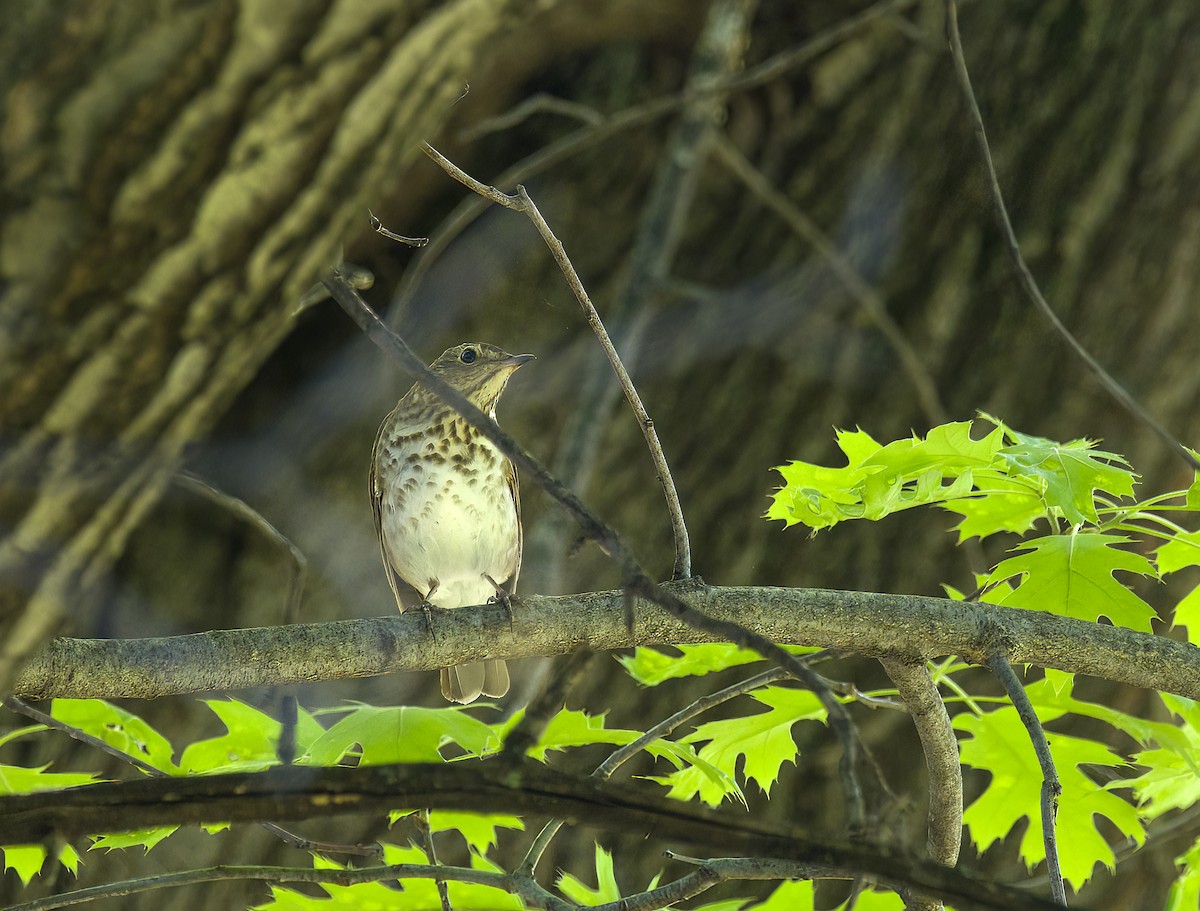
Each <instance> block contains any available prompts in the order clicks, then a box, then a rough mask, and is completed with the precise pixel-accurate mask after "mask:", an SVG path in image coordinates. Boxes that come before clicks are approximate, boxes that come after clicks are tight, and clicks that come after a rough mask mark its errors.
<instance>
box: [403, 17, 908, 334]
mask: <svg viewBox="0 0 1200 911" xmlns="http://www.w3.org/2000/svg"><path fill="white" fill-rule="evenodd" d="M915 5H916V0H880V2H878V3H875V4H874V5H872V6H869V7H867V8H866V9H865V10H862V11H861V12H859V13H855V14H854V15H852V16H847V17H846V18H845V19H843V20H842V21H840V22H838V23H836V24H835V25H832V26H830V27H829V28H827V29H824V30H823V31H820V32H817V33H816V34H814V35H813V36H812V37H811V38H809V39H808V40H807V41H804V42H803V43H801V44H799V45H797V46H795V47H792V48H788V49H787V50H785V51H781V52H780V53H778V54H776V55H774V56H773V57H769V58H768V59H766V60H764V61H763V62H762V63H760V64H758V65H756V66H753V67H750V68H749V69H747V70H746V71H745V72H742V73H739V74H737V75H736V76H731V77H729V78H728V79H718V80H714V81H713V82H711V83H706V84H705V85H703V86H695V87H693V88H692V89H690V90H687V91H682V92H675V93H673V94H670V95H666V96H664V97H661V98H654V99H651V100H650V101H647V102H645V103H643V104H640V105H637V106H635V107H631V108H628V109H626V110H624V111H621V112H619V113H616V114H613V115H611V116H609V117H604V118H602V119H601V120H600V122H599V123H597V124H596V125H595V126H586V127H582V128H581V129H579V130H576V131H575V132H574V133H571V134H569V135H567V136H564V137H563V138H562V139H559V140H556V141H554V142H552V143H550V144H549V145H547V146H545V147H544V148H542V149H539V150H538V151H537V152H535V153H533V154H532V155H530V156H528V157H527V158H524V159H522V160H521V161H519V162H517V163H516V164H515V165H513V166H512V167H510V168H509V169H508V170H506V171H505V172H504V173H502V174H501V175H500V176H499V177H498V178H497V179H496V182H497V184H499V185H500V186H502V187H515V186H516V185H517V184H518V183H521V182H523V181H527V180H529V179H530V178H531V177H534V176H536V175H538V174H541V173H544V172H545V171H547V170H549V169H550V168H552V167H554V166H555V165H557V164H559V163H561V162H563V161H566V160H567V159H569V158H570V157H571V156H573V155H576V154H579V153H580V152H582V151H584V150H585V149H589V148H591V147H592V146H594V145H596V144H597V143H599V142H603V141H604V140H606V139H610V138H612V137H613V136H618V135H620V134H621V133H623V132H626V131H628V130H634V129H637V128H639V127H644V126H648V125H650V124H652V123H655V122H656V121H658V120H661V119H662V118H664V117H667V116H670V115H671V114H674V113H676V112H678V111H679V110H680V109H682V108H683V107H684V106H686V105H688V104H691V103H693V102H695V101H699V100H702V99H704V98H707V97H709V96H711V95H715V94H732V93H735V92H743V91H747V90H749V89H753V88H757V87H759V86H762V85H766V84H767V83H769V82H772V81H773V80H775V79H779V78H780V77H782V76H784V75H786V74H787V73H789V72H791V71H793V70H795V69H797V68H798V67H800V66H803V65H804V64H805V63H807V62H809V61H810V60H814V59H816V58H817V57H819V56H820V55H821V54H823V53H825V52H826V51H828V50H829V49H830V48H833V47H836V46H837V45H838V44H840V43H841V42H842V41H845V40H846V39H847V38H849V37H850V36H851V35H853V34H855V33H856V32H859V31H861V30H863V29H865V28H867V27H869V26H870V25H872V24H874V23H877V22H881V21H886V20H887V19H888V18H889V17H892V16H895V15H896V14H897V13H899V12H901V11H903V10H906V9H908V8H909V7H912V6H915ZM518 107H520V105H518ZM488 199H491V197H488ZM491 201H493V202H495V201H496V200H494V199H492V200H491ZM500 204H501V205H503V203H500ZM486 210H487V200H486V199H484V198H482V197H468V198H467V199H466V200H464V201H463V202H462V203H460V204H459V205H458V206H457V207H456V208H455V210H454V211H453V212H452V213H451V214H450V215H449V216H448V217H447V218H446V219H445V220H443V221H442V223H441V225H439V226H438V229H437V231H435V232H434V235H433V239H432V241H431V242H430V244H429V246H428V248H426V249H425V250H423V251H422V252H421V254H420V255H418V256H417V257H416V259H415V260H414V261H413V263H412V266H411V268H409V269H408V270H406V272H405V274H404V278H403V279H402V281H401V284H400V288H399V290H398V292H397V294H396V307H397V309H399V310H400V311H403V310H404V309H405V308H406V307H407V306H408V305H409V303H411V301H412V299H413V296H414V295H415V294H416V289H417V286H418V285H419V284H420V282H421V280H422V279H423V277H424V276H425V275H426V274H427V273H428V271H429V269H430V268H431V267H432V266H433V264H434V263H435V262H437V260H438V257H439V256H440V255H441V254H442V253H443V252H444V251H445V250H446V249H447V248H448V247H449V246H450V244H451V243H452V242H453V241H454V239H455V238H456V237H458V236H459V235H460V234H462V232H463V231H465V230H466V229H467V227H468V226H469V225H471V224H472V223H473V222H474V221H475V219H477V218H478V217H479V216H480V215H482V214H483V212H485V211H486Z"/></svg>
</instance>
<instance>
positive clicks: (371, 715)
mask: <svg viewBox="0 0 1200 911" xmlns="http://www.w3.org/2000/svg"><path fill="white" fill-rule="evenodd" d="M450 743H456V744H458V745H459V746H460V747H462V748H463V749H464V750H466V751H467V752H468V753H470V754H472V755H476V756H478V755H481V754H483V753H484V752H485V751H486V750H488V749H494V748H495V747H496V746H498V744H499V741H498V738H497V737H496V735H495V734H494V733H493V731H492V728H491V726H490V725H488V724H486V723H484V722H482V721H479V720H478V719H476V718H473V717H472V716H471V715H469V714H467V713H466V712H464V711H461V710H460V709H451V708H444V709H425V708H419V707H416V706H372V705H364V706H360V707H358V708H356V709H354V710H353V711H352V712H350V714H348V715H347V716H346V717H345V718H343V719H342V720H341V721H339V722H338V723H337V724H335V725H334V726H333V727H331V728H330V729H329V730H328V731H325V732H324V733H323V734H321V735H320V736H319V737H318V738H317V739H316V740H314V741H313V743H312V744H311V746H310V747H309V752H308V754H307V755H306V756H305V757H303V758H302V760H301V761H303V762H307V763H311V764H313V765H336V764H338V763H340V762H341V761H342V760H344V759H345V758H346V757H347V756H349V755H351V754H353V753H360V759H359V764H360V765H386V764H390V763H396V762H440V761H441V760H442V759H443V758H444V757H443V756H442V754H441V748H442V747H444V746H446V745H447V744H450Z"/></svg>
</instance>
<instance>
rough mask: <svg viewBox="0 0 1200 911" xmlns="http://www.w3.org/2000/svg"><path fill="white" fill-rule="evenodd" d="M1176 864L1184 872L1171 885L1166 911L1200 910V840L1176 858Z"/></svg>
mask: <svg viewBox="0 0 1200 911" xmlns="http://www.w3.org/2000/svg"><path fill="white" fill-rule="evenodd" d="M1175 863H1176V864H1178V865H1179V866H1181V867H1183V870H1182V872H1181V873H1180V874H1179V878H1178V879H1176V880H1175V882H1173V883H1172V884H1171V891H1170V892H1169V893H1168V894H1167V904H1166V905H1165V906H1164V911H1195V909H1196V908H1200V838H1198V839H1196V840H1195V841H1194V842H1192V846H1191V847H1190V848H1188V849H1187V851H1185V852H1184V853H1183V854H1180V855H1179V856H1178V857H1176V858H1175Z"/></svg>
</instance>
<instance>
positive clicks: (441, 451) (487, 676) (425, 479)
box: [371, 342, 533, 703]
mask: <svg viewBox="0 0 1200 911" xmlns="http://www.w3.org/2000/svg"><path fill="white" fill-rule="evenodd" d="M532 359H533V355H530V354H519V355H511V354H508V353H507V352H506V351H502V350H501V349H500V348H497V347H496V346H495V345H485V344H481V343H479V342H470V343H467V344H463V345H457V346H455V347H454V348H449V349H447V350H446V351H445V352H444V353H443V354H442V356H441V357H439V358H438V359H437V360H436V361H434V362H433V364H431V365H430V368H431V369H432V370H433V371H434V372H435V373H437V374H438V375H439V376H441V377H442V378H443V379H445V380H446V381H447V382H448V383H450V384H451V385H452V386H454V388H455V389H457V390H459V391H460V392H461V393H462V394H463V395H465V396H466V397H467V398H468V399H469V400H470V401H471V402H472V403H473V404H474V405H476V406H477V407H478V408H479V409H480V410H481V411H483V412H484V413H485V414H487V415H488V416H489V417H491V418H492V420H495V419H496V402H497V401H499V399H500V395H501V393H503V392H504V387H505V386H506V385H507V384H508V380H509V378H510V377H511V376H512V374H513V372H514V371H515V370H517V368H519V367H520V366H521V365H522V364H525V363H528V362H529V361H530V360H532ZM371 505H372V507H373V508H374V511H375V532H376V534H377V535H378V537H379V547H380V551H381V552H382V554H383V565H384V568H385V569H386V570H387V575H388V582H389V583H391V586H392V593H393V594H395V596H396V604H397V606H399V608H400V610H401V611H406V610H415V609H417V608H420V607H422V606H423V605H425V604H431V605H433V606H435V607H441V608H454V607H465V606H467V605H470V604H483V603H485V602H486V601H488V600H489V599H491V598H495V597H501V598H505V597H507V596H508V595H509V594H512V593H513V591H514V590H515V589H516V585H517V576H518V575H519V574H520V572H521V546H522V531H521V497H520V492H519V490H518V486H517V473H516V470H515V469H514V468H513V465H512V463H511V462H510V461H509V460H508V459H507V458H506V457H505V456H504V455H503V454H502V453H501V452H500V451H499V450H498V449H496V447H495V446H493V445H492V444H491V442H489V441H488V440H487V439H486V438H484V437H483V435H482V434H480V433H479V432H478V431H477V430H476V429H475V428H474V427H472V426H471V425H470V424H468V423H467V422H466V421H465V420H463V419H462V417H461V416H460V415H459V414H458V413H457V412H456V411H453V410H451V409H450V408H449V407H448V406H447V405H445V404H443V403H442V402H441V400H439V399H438V398H437V396H435V395H433V393H431V392H427V391H426V390H425V389H423V388H422V387H421V386H419V385H414V386H413V387H412V388H411V389H409V390H408V392H407V393H405V395H404V397H403V398H402V399H400V401H399V403H397V405H396V407H395V408H394V409H393V410H392V412H391V414H389V415H388V416H387V417H386V418H384V420H383V423H382V424H381V425H380V427H379V433H378V434H377V435H376V437H375V446H374V449H373V450H372V452H371ZM508 685H509V681H508V668H507V667H506V666H505V664H504V662H503V661H482V662H473V663H470V664H463V665H458V666H457V667H450V668H443V669H442V695H444V696H445V697H446V698H447V699H449V700H450V701H452V702H460V703H467V702H473V701H475V700H476V699H478V698H479V696H480V695H487V696H503V695H504V694H505V693H507V692H508Z"/></svg>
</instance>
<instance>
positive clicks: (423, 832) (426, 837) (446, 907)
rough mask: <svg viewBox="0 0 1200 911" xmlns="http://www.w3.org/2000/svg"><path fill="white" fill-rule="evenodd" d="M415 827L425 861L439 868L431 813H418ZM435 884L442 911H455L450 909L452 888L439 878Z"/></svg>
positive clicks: (421, 811)
mask: <svg viewBox="0 0 1200 911" xmlns="http://www.w3.org/2000/svg"><path fill="white" fill-rule="evenodd" d="M413 825H414V826H415V827H416V829H417V835H418V836H419V837H420V839H421V850H422V851H424V852H425V859H426V860H428V861H429V865H430V866H431V867H436V866H438V859H437V850H436V849H435V848H434V846H433V828H432V827H431V826H430V825H429V811H428V810H420V811H418V812H417V813H416V815H415V816H414V817H413ZM434 882H435V883H436V884H437V891H438V899H439V900H440V901H441V903H442V911H454V909H453V908H451V907H450V887H449V886H448V885H447V884H446V880H445V878H444V877H441V876H439V877H438V878H437V879H435V880H434Z"/></svg>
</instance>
